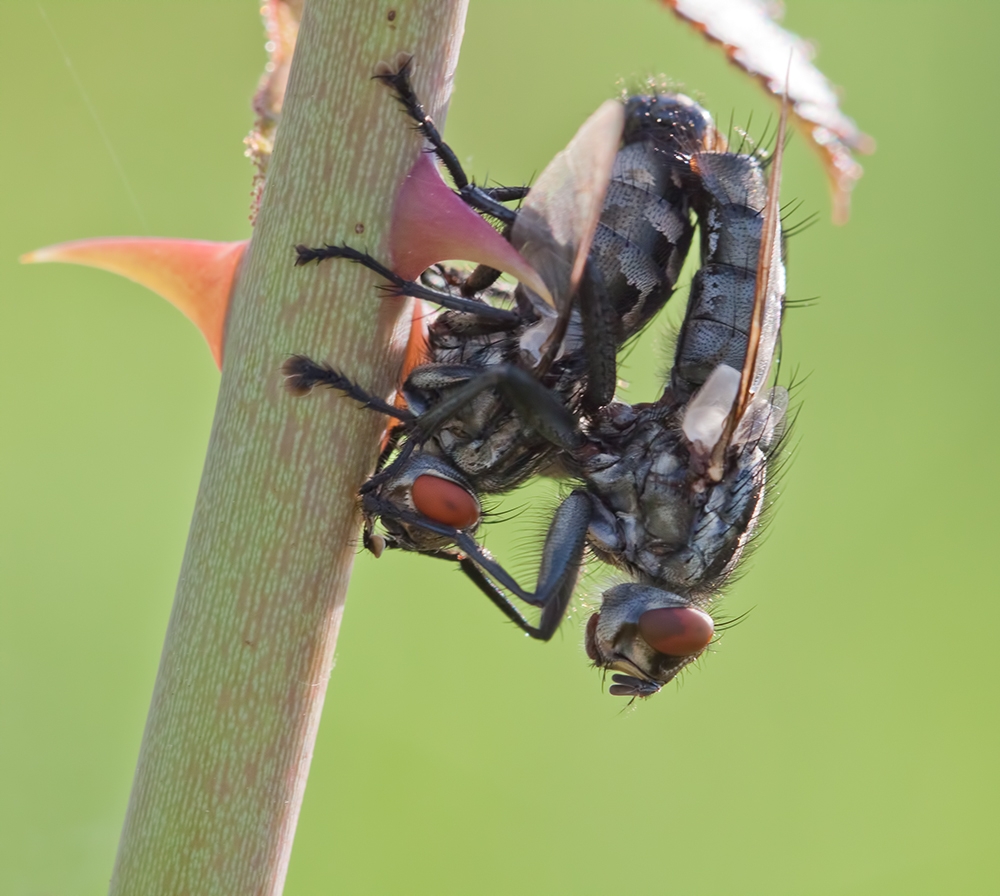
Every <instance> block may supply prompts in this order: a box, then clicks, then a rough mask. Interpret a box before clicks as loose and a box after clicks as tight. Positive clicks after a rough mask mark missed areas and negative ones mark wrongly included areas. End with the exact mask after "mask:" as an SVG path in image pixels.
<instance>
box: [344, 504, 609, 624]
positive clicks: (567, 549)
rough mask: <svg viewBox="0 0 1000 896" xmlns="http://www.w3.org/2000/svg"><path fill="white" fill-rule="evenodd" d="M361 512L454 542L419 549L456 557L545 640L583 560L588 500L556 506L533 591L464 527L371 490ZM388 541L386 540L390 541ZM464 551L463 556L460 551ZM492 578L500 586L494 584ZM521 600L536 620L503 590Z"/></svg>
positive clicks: (519, 621) (499, 601) (491, 594)
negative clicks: (452, 548) (451, 548)
mask: <svg viewBox="0 0 1000 896" xmlns="http://www.w3.org/2000/svg"><path fill="white" fill-rule="evenodd" d="M362 503H363V507H364V509H365V512H366V514H371V515H372V516H376V515H377V516H380V517H383V518H387V519H388V520H390V521H392V522H396V523H402V524H409V525H419V526H421V527H422V528H424V529H427V530H429V531H431V532H435V533H436V534H438V535H440V536H441V537H442V539H443V540H447V541H450V542H452V543H453V544H455V545H456V546H457V547H458V548H459V550H460V551H461V552H462V555H457V554H454V553H451V552H448V551H440V550H433V551H424V552H423V553H424V554H425V555H427V556H433V557H438V558H440V559H447V560H457V561H458V562H460V563H461V566H462V571H463V572H464V573H465V574H466V576H468V577H469V579H470V580H471V581H472V582H473V584H475V585H476V587H477V588H479V590H480V591H482V592H483V594H485V595H486V597H487V598H489V600H490V601H491V602H492V603H493V604H495V605H496V606H497V607H499V608H500V610H501V612H503V613H504V615H505V616H507V618H508V619H510V620H512V621H513V622H514V623H515V624H517V625H518V626H519V627H520V628H522V629H523V630H524V631H525V632H527V633H528V634H529V635H530V636H531V637H533V638H536V639H538V640H541V641H548V640H549V639H550V638H551V637H552V635H553V634H554V633H555V631H556V629H557V628H558V627H559V623H560V622H561V621H562V618H563V616H564V615H565V613H566V607H567V606H568V605H569V601H570V598H571V597H572V596H573V589H574V588H575V587H576V580H577V577H578V575H579V572H580V567H581V566H582V564H583V553H584V548H585V545H586V536H587V527H588V526H589V524H590V516H591V500H590V497H589V496H588V495H587V493H586V492H585V491H583V490H580V489H578V490H576V491H574V492H572V493H571V494H570V495H569V496H568V497H567V498H566V499H565V500H564V501H563V502H562V503H561V504H560V505H559V507H558V508H557V510H556V512H555V514H554V516H553V518H552V522H551V524H550V525H549V530H548V533H547V534H546V536H545V544H544V546H543V548H542V561H541V565H540V567H539V571H538V578H537V581H536V583H535V590H534V591H527V590H525V589H524V588H522V587H521V586H520V585H519V584H518V583H517V581H516V580H515V579H514V577H513V576H511V575H510V573H508V572H507V571H506V570H505V569H504V568H503V566H501V565H500V564H499V563H497V562H496V560H494V559H493V558H492V557H491V556H490V555H489V554H488V553H487V552H486V551H485V550H484V549H483V548H482V547H481V546H480V545H479V543H478V542H477V541H476V540H475V538H474V537H473V536H472V535H471V534H470V533H469V532H468V531H467V530H465V529H459V528H457V527H455V526H449V525H447V524H446V523H442V522H439V521H438V520H435V519H430V518H427V517H424V516H422V515H421V514H419V513H415V512H414V511H410V510H407V509H404V508H401V507H400V506H399V505H397V504H395V503H392V502H387V501H384V500H382V499H380V498H378V497H377V496H375V495H371V494H369V495H366V496H365V497H364V498H363V502H362ZM390 546H391V545H390ZM463 555H464V556H463ZM495 583H498V584H499V585H500V587H499V588H498V587H497V584H495ZM501 588H502V589H504V590H506V591H507V592H510V593H511V594H512V595H514V596H515V597H517V598H518V599H519V600H522V601H524V602H525V603H527V604H529V605H531V606H535V607H541V608H542V614H541V617H540V618H539V621H538V625H537V626H533V625H531V624H530V623H529V622H528V621H527V620H526V619H525V618H524V616H523V615H522V614H521V613H520V611H519V610H518V609H517V607H516V606H514V604H513V603H512V602H511V600H510V598H508V597H507V596H506V594H505V593H504V591H503V590H501Z"/></svg>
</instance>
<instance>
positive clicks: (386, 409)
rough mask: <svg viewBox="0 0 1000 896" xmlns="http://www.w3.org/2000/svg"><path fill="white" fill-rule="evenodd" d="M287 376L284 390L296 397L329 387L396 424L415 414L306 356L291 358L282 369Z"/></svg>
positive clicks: (293, 356) (410, 418) (411, 418)
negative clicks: (317, 388) (392, 419)
mask: <svg viewBox="0 0 1000 896" xmlns="http://www.w3.org/2000/svg"><path fill="white" fill-rule="evenodd" d="M281 372H282V373H283V374H284V375H285V377H286V380H285V388H287V389H288V391H289V392H291V393H292V394H293V395H300V396H301V395H305V394H306V393H308V392H310V391H311V390H312V389H313V388H314V387H315V386H327V387H329V388H330V389H333V390H335V391H337V392H341V393H343V394H344V395H346V396H347V397H348V398H353V399H354V400H355V401H356V402H358V403H359V404H361V405H362V406H364V407H365V408H367V409H369V410H372V411H375V412H377V413H379V414H385V415H386V416H388V417H394V418H396V419H397V420H401V421H404V422H407V423H408V422H411V421H412V420H413V419H414V416H413V414H412V413H411V412H410V411H408V410H407V409H406V408H397V407H396V406H395V405H392V404H389V402H387V401H384V400H383V399H381V398H379V397H378V396H377V395H372V394H371V393H370V392H368V391H367V390H365V389H363V388H362V387H361V386H359V385H358V384H357V383H355V382H354V381H353V380H352V379H350V378H348V377H346V376H344V374H342V373H340V372H339V371H337V370H335V369H334V368H333V367H331V366H330V365H329V364H319V363H317V362H316V361H313V360H312V359H311V358H307V357H306V356H305V355H292V357H290V358H289V359H288V360H287V361H285V363H284V364H283V365H282V366H281Z"/></svg>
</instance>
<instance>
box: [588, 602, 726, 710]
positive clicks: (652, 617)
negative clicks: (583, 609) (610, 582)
mask: <svg viewBox="0 0 1000 896" xmlns="http://www.w3.org/2000/svg"><path fill="white" fill-rule="evenodd" d="M714 631H715V626H714V623H713V622H712V617H711V616H709V615H708V614H707V613H706V612H704V611H703V610H701V609H700V608H699V607H697V606H695V605H694V603H693V602H692V601H691V600H689V599H688V598H685V597H682V596H681V595H679V594H674V593H672V592H669V591H665V590H663V589H662V588H654V587H651V586H649V585H638V584H635V583H626V584H623V585H616V586H615V587H614V588H610V589H609V590H608V591H606V592H605V593H604V598H603V601H602V603H601V609H600V612H598V613H595V614H594V615H593V616H591V617H590V619H589V620H588V622H587V634H586V649H587V655H588V656H589V657H590V658H591V660H593V662H594V665H596V666H599V667H600V668H602V669H613V670H615V671H616V672H620V673H625V674H622V675H614V676H613V677H612V681H613V682H614V684H613V685H612V686H611V688H610V689H609V690H610V693H611V694H613V695H615V696H625V697H649V696H651V695H652V694H655V693H656V692H657V691H658V690H660V688H662V687H663V685H665V684H666V683H667V682H669V681H670V680H671V679H673V678H674V677H675V676H676V675H677V673H678V672H680V671H681V669H683V668H684V667H685V666H687V665H688V664H689V663H692V662H694V661H695V660H696V659H697V658H698V657H699V656H700V655H701V654H702V653H703V652H704V651H705V649H706V648H707V647H708V645H709V643H710V642H711V640H712V635H713V634H714Z"/></svg>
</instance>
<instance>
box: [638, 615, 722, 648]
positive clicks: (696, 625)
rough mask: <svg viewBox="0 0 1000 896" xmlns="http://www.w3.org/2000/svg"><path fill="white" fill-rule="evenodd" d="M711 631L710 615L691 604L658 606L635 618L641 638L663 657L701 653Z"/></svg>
mask: <svg viewBox="0 0 1000 896" xmlns="http://www.w3.org/2000/svg"><path fill="white" fill-rule="evenodd" d="M714 633H715V623H714V622H713V621H712V617H711V616H709V615H708V613H703V612H702V611H701V610H696V609H694V607H658V608H657V609H655V610H646V612H645V613H643V614H642V615H641V616H640V617H639V634H640V635H642V639H643V641H645V642H646V643H647V644H648V645H649V646H650V647H652V648H653V650H656V651H658V652H659V653H663V654H666V655H667V656H694V655H695V654H698V653H701V652H702V651H703V650H704V649H705V648H706V647H708V643H709V641H711V640H712V635H713V634H714Z"/></svg>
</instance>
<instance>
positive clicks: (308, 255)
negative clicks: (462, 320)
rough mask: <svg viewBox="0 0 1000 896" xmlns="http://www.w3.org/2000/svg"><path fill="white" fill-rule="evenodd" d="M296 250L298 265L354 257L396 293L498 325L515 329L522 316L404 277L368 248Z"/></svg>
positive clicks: (330, 247) (304, 247)
mask: <svg viewBox="0 0 1000 896" xmlns="http://www.w3.org/2000/svg"><path fill="white" fill-rule="evenodd" d="M295 251H296V253H297V255H298V257H297V258H296V260H295V264H296V266H301V265H304V264H309V262H310V261H316V262H319V261H323V260H324V259H327V258H344V259H346V260H347V261H353V262H355V263H356V264H360V265H362V266H363V267H366V268H368V270H370V271H374V272H375V273H376V274H378V275H379V276H380V277H384V278H385V279H386V280H388V281H389V283H391V284H392V285H391V286H390V287H388V289H389V291H390V292H391V293H392V294H393V295H397V296H413V297H414V298H417V299H427V301H429V302H434V303H435V304H437V305H440V306H441V307H442V308H450V309H451V310H452V311H464V312H467V313H469V314H475V315H476V316H478V317H481V318H485V319H487V320H490V321H494V322H496V323H497V324H498V325H499V326H502V327H506V328H510V329H513V328H514V327H516V326H517V324H518V323H519V322H520V318H519V317H518V315H517V313H516V312H514V311H508V310H507V309H505V308H496V307H494V306H493V305H490V304H489V303H487V302H483V301H481V300H479V299H471V298H463V297H461V296H453V295H451V294H449V293H446V292H441V291H440V290H437V289H431V288H430V287H429V286H424V285H423V284H422V283H417V282H416V281H415V280H405V279H404V278H402V277H400V276H399V274H397V273H396V272H395V271H393V270H392V269H390V268H387V267H386V266H385V265H384V264H382V262H380V261H377V260H376V259H374V258H372V256H371V255H369V254H368V253H367V252H360V251H359V250H357V249H352V248H351V247H350V246H329V245H327V246H323V247H321V248H310V247H309V246H296V247H295Z"/></svg>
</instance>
